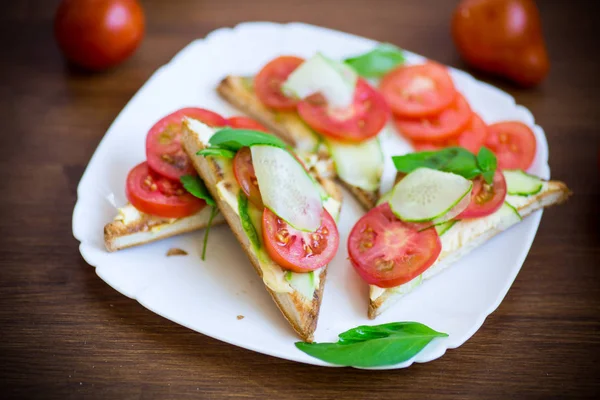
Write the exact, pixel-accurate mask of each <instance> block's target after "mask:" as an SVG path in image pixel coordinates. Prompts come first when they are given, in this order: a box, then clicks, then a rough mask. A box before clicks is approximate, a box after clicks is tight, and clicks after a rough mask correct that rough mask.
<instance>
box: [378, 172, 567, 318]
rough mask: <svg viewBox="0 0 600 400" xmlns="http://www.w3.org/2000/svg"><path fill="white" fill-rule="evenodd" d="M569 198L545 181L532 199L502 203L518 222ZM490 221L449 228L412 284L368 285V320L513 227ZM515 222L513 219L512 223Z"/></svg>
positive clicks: (466, 222)
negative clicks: (437, 250)
mask: <svg viewBox="0 0 600 400" xmlns="http://www.w3.org/2000/svg"><path fill="white" fill-rule="evenodd" d="M570 195H571V191H570V190H569V189H568V188H567V186H566V185H565V184H564V183H563V182H559V181H549V182H545V183H544V185H543V187H542V190H541V191H540V192H539V193H537V194H535V195H531V196H507V198H506V201H507V203H509V204H510V205H511V206H513V210H515V212H518V214H519V216H520V218H525V217H526V216H528V215H530V214H531V213H533V212H534V211H536V210H539V209H542V208H545V207H549V206H552V205H555V204H561V203H564V202H565V201H566V200H567V199H568V198H569V196H570ZM490 217H492V218H494V215H493V214H492V215H490V216H488V217H482V218H474V219H471V220H463V221H459V222H457V223H456V224H455V225H454V226H452V228H450V229H449V230H448V231H447V232H445V233H444V234H443V235H442V236H441V240H442V252H441V254H440V256H439V257H438V259H437V261H436V262H435V263H434V264H433V265H432V266H431V267H429V269H427V270H426V271H425V272H424V273H423V274H422V275H420V276H419V277H417V278H415V279H414V280H413V281H414V282H413V281H411V282H407V283H406V284H404V285H401V286H398V287H395V288H389V289H382V288H379V287H377V286H374V285H371V286H370V288H369V289H370V290H369V292H370V295H369V318H371V319H373V318H375V317H376V316H378V315H379V314H381V313H382V312H383V311H385V310H386V309H388V308H389V307H390V306H391V305H392V304H394V303H395V302H396V301H398V300H399V299H400V298H401V297H402V296H404V295H405V294H407V293H409V292H410V291H412V289H414V288H415V287H417V286H418V285H419V284H420V283H421V282H422V281H423V280H426V279H429V278H431V277H433V276H435V275H437V274H438V273H440V272H441V271H443V270H444V269H446V268H447V267H449V266H450V265H451V264H452V263H454V262H456V261H458V260H459V259H461V258H462V257H463V256H465V255H466V254H468V253H469V252H471V250H473V249H475V248H477V247H479V246H480V245H481V244H483V243H484V242H486V241H487V240H489V239H490V238H492V237H493V236H495V235H497V234H498V233H500V232H502V231H503V230H504V229H506V228H508V227H510V226H512V225H513V224H503V223H501V222H502V221H498V219H497V218H498V217H495V218H496V219H494V220H493V222H492V220H490ZM485 219H488V221H484V220H485ZM518 221H519V219H518V217H517V219H516V222H518ZM482 222H483V223H482ZM487 222H489V223H487ZM497 222H500V223H497ZM413 283H414V284H413Z"/></svg>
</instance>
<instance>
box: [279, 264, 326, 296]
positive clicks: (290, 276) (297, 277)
mask: <svg viewBox="0 0 600 400" xmlns="http://www.w3.org/2000/svg"><path fill="white" fill-rule="evenodd" d="M320 274H321V269H317V270H314V271H310V272H292V271H287V272H286V273H285V280H286V281H288V282H289V283H290V285H291V286H292V287H293V288H294V289H295V290H296V291H297V292H299V293H301V294H302V295H303V296H304V297H306V298H307V299H312V298H313V296H314V293H315V289H316V288H317V286H318V285H319V275H320Z"/></svg>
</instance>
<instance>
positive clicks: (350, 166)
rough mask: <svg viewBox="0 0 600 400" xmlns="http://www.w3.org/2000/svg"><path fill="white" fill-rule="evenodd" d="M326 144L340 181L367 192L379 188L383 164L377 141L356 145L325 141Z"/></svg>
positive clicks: (379, 145)
mask: <svg viewBox="0 0 600 400" xmlns="http://www.w3.org/2000/svg"><path fill="white" fill-rule="evenodd" d="M327 144H328V147H329V152H330V154H331V158H332V159H333V162H334V163H335V169H336V172H337V174H338V176H339V178H340V179H341V180H342V181H344V182H346V183H347V184H349V185H352V186H356V187H358V188H361V189H363V190H368V191H373V190H377V189H378V188H379V183H380V182H381V175H382V174H383V164H384V159H383V152H382V151H381V144H380V142H379V139H377V138H375V139H372V140H367V141H365V142H361V143H356V144H353V143H343V142H338V141H334V140H327Z"/></svg>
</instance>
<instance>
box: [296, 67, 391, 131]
mask: <svg viewBox="0 0 600 400" xmlns="http://www.w3.org/2000/svg"><path fill="white" fill-rule="evenodd" d="M298 114H300V117H301V118H302V119H303V120H304V122H306V123H307V124H308V125H309V126H310V127H311V128H312V129H314V130H315V131H317V132H319V133H321V134H323V135H325V136H328V137H330V138H332V139H337V140H342V141H348V142H361V141H364V140H366V139H369V138H372V137H374V136H376V135H377V134H378V133H379V131H381V129H382V128H383V127H384V126H385V124H386V123H387V121H388V118H389V116H390V111H389V108H388V106H387V104H386V102H385V99H384V98H383V96H382V95H381V94H380V93H379V92H377V91H376V90H375V89H373V87H371V85H369V84H368V83H367V81H365V80H364V79H359V80H358V81H357V83H356V89H355V92H354V100H353V102H352V104H351V105H350V107H348V108H346V109H332V108H331V107H329V105H328V104H327V102H326V101H325V99H324V98H323V96H322V95H320V94H315V95H312V96H309V97H307V98H306V99H304V100H302V101H300V102H299V103H298Z"/></svg>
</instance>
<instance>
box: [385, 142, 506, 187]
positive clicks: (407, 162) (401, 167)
mask: <svg viewBox="0 0 600 400" xmlns="http://www.w3.org/2000/svg"><path fill="white" fill-rule="evenodd" d="M392 161H393V162H394V165H395V166H396V169H397V170H398V171H400V172H403V173H406V174H408V173H410V172H412V171H414V170H415V169H417V168H431V169H436V170H439V171H444V172H451V173H453V174H457V175H460V176H462V177H464V178H466V179H473V178H475V177H477V176H479V175H483V178H484V179H485V181H486V182H487V183H490V184H491V183H492V181H493V178H494V174H495V172H496V167H497V162H496V156H495V155H494V153H492V152H491V151H490V150H488V149H486V148H485V147H483V148H481V150H480V151H479V154H478V155H477V156H475V154H473V153H471V152H470V151H468V150H467V149H464V148H462V147H448V148H445V149H442V150H439V151H421V152H418V153H410V154H406V155H403V156H394V157H392Z"/></svg>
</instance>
